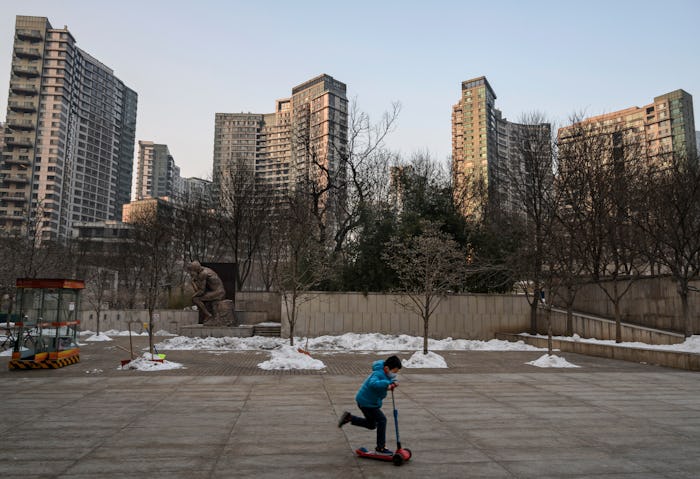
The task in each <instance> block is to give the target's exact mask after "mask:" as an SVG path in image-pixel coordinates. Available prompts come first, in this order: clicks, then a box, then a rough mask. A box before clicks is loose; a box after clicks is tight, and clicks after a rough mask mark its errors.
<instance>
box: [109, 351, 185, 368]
mask: <svg viewBox="0 0 700 479" xmlns="http://www.w3.org/2000/svg"><path fill="white" fill-rule="evenodd" d="M151 358H152V356H151V353H143V356H141V357H140V358H136V359H132V360H131V361H129V362H128V363H126V364H125V365H123V366H120V367H118V368H117V369H119V370H121V371H126V370H129V369H137V370H139V371H167V370H169V369H187V368H185V367H184V366H183V365H182V364H180V363H176V362H173V361H166V360H165V359H164V360H163V362H160V361H153V360H152V359H151Z"/></svg>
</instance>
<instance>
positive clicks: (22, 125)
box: [6, 117, 36, 131]
mask: <svg viewBox="0 0 700 479" xmlns="http://www.w3.org/2000/svg"><path fill="white" fill-rule="evenodd" d="M6 126H7V127H8V128H10V129H12V130H21V131H31V130H33V129H34V128H36V126H35V125H34V122H33V121H32V120H21V119H18V118H12V117H10V118H8V119H7V123H6Z"/></svg>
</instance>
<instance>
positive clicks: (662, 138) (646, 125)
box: [558, 90, 698, 161]
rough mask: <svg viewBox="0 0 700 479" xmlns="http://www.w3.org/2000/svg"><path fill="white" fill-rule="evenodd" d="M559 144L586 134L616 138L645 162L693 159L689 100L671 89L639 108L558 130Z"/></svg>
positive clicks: (693, 142)
mask: <svg viewBox="0 0 700 479" xmlns="http://www.w3.org/2000/svg"><path fill="white" fill-rule="evenodd" d="M558 135H559V143H560V144H562V145H569V146H570V145H572V143H573V144H575V143H576V142H577V141H581V140H582V139H584V138H586V137H587V136H588V135H599V136H600V135H606V136H609V137H610V144H611V145H612V142H613V141H617V140H613V136H614V135H617V136H619V137H620V139H621V140H620V141H622V142H623V143H624V145H625V147H627V148H632V147H634V149H635V152H639V153H640V154H641V155H643V156H644V157H646V158H647V159H649V160H652V161H654V160H658V161H664V158H665V157H667V156H668V155H680V157H682V158H689V159H692V160H695V159H696V158H697V152H698V149H697V143H696V137H695V117H694V113H693V97H692V96H691V95H690V94H689V93H687V92H685V91H683V90H675V91H672V92H669V93H666V94H663V95H660V96H657V97H655V98H654V101H653V103H650V104H648V105H645V106H643V107H636V106H633V107H630V108H626V109H624V110H619V111H615V112H611V113H606V114H604V115H599V116H594V117H591V118H586V119H584V120H582V121H580V122H578V123H575V124H573V125H569V126H566V127H563V128H560V129H559V132H558Z"/></svg>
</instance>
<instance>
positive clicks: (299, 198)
mask: <svg viewBox="0 0 700 479" xmlns="http://www.w3.org/2000/svg"><path fill="white" fill-rule="evenodd" d="M286 213H287V215H286V216H285V217H284V219H283V221H282V222H281V226H282V227H281V228H280V230H279V233H280V235H281V237H282V238H283V250H282V251H283V253H282V257H281V261H280V263H279V264H278V265H277V267H276V268H275V285H276V287H277V290H278V291H279V292H280V295H281V296H282V300H283V301H284V306H285V312H286V319H287V323H288V324H289V344H290V345H292V346H293V345H294V331H295V328H296V324H297V321H298V319H299V315H298V312H299V307H300V306H301V305H303V304H304V303H306V302H308V301H310V300H312V299H313V298H314V295H313V294H312V293H311V291H312V290H313V288H315V287H317V286H318V285H319V284H320V283H321V281H323V280H324V279H325V278H326V277H327V274H328V269H327V262H326V261H327V255H326V250H325V249H323V248H319V245H318V243H315V242H313V241H309V236H312V235H313V234H314V228H316V227H317V226H318V224H317V223H316V221H315V220H314V219H313V218H312V211H311V209H310V208H309V204H308V196H307V195H306V194H304V193H303V192H299V191H298V190H297V192H296V194H290V195H289V198H288V205H287V210H286Z"/></svg>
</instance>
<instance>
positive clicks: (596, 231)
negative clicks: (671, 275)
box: [558, 120, 644, 342]
mask: <svg viewBox="0 0 700 479" xmlns="http://www.w3.org/2000/svg"><path fill="white" fill-rule="evenodd" d="M573 123H574V124H573V125H572V126H571V127H568V128H567V129H566V130H565V132H564V134H563V135H562V134H560V138H559V145H558V146H559V167H560V168H571V166H570V164H572V165H574V167H575V168H577V169H578V172H577V173H576V179H577V181H576V182H575V186H574V187H575V188H578V189H579V193H578V198H577V199H578V200H579V201H580V202H579V203H578V204H574V203H569V204H567V206H568V207H571V208H572V209H575V210H574V211H575V214H576V215H579V216H578V218H576V220H575V221H576V222H577V224H578V225H579V229H578V231H577V239H578V241H580V242H582V243H584V244H585V247H584V248H581V251H583V252H584V253H585V257H583V258H581V260H582V261H583V264H584V265H585V267H586V271H587V273H588V274H589V275H590V276H591V278H592V279H593V280H594V281H595V282H596V284H598V286H600V288H601V289H602V291H603V292H604V293H605V295H606V296H607V297H608V299H609V300H610V301H611V302H612V304H613V308H614V319H615V325H616V327H615V339H616V341H617V342H621V341H622V329H621V322H622V312H621V309H620V303H621V301H622V298H623V297H624V296H625V294H627V292H628V291H629V290H630V288H631V286H632V284H633V283H634V281H635V280H636V279H637V278H638V277H639V274H640V272H641V271H642V270H643V268H644V263H643V261H642V258H641V257H640V255H639V254H638V250H639V248H638V246H637V245H636V244H635V240H636V235H635V232H634V227H633V223H632V221H631V218H630V213H631V208H632V199H633V198H634V196H635V194H634V190H635V188H637V187H638V185H639V179H640V177H641V166H642V165H643V162H644V156H643V151H642V149H641V147H642V143H641V141H640V137H639V135H638V134H637V133H638V132H636V131H635V130H634V127H630V128H622V127H621V126H620V125H619V124H613V125H607V124H603V125H601V124H598V123H590V122H588V123H585V122H584V123H582V122H577V121H576V120H574V121H573Z"/></svg>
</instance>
